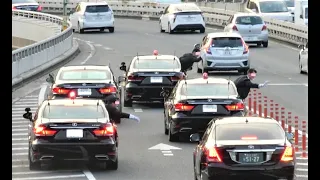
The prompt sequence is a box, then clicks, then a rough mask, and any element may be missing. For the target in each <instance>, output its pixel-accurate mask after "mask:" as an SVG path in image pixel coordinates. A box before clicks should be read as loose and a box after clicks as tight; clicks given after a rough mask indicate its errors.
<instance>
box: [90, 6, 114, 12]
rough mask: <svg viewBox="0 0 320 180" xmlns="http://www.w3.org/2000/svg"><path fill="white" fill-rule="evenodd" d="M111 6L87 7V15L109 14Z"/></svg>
mask: <svg viewBox="0 0 320 180" xmlns="http://www.w3.org/2000/svg"><path fill="white" fill-rule="evenodd" d="M108 11H109V6H108V5H96V6H87V8H86V13H102V12H108Z"/></svg>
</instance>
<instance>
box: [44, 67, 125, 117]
mask: <svg viewBox="0 0 320 180" xmlns="http://www.w3.org/2000/svg"><path fill="white" fill-rule="evenodd" d="M46 81H47V82H49V83H51V93H50V95H51V96H52V98H66V97H68V94H69V92H71V91H75V92H76V96H77V97H82V98H94V99H102V100H103V101H104V102H105V101H106V97H108V96H109V95H116V96H117V97H119V99H120V94H121V93H120V91H121V88H119V87H118V83H117V81H116V79H115V77H114V75H113V72H112V70H111V68H110V67H109V66H99V65H86V66H83V65H80V66H66V67H62V68H60V69H59V71H58V73H57V75H56V77H55V78H54V75H53V74H49V77H48V78H47V79H46ZM116 104H117V105H118V106H117V107H118V109H119V110H120V111H121V110H122V109H121V103H120V101H118V102H116Z"/></svg>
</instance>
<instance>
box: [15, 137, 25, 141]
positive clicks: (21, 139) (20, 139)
mask: <svg viewBox="0 0 320 180" xmlns="http://www.w3.org/2000/svg"><path fill="white" fill-rule="evenodd" d="M27 140H28V138H12V141H27Z"/></svg>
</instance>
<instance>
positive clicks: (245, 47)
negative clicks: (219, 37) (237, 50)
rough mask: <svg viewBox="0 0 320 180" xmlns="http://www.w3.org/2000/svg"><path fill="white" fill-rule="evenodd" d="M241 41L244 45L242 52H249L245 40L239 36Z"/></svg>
mask: <svg viewBox="0 0 320 180" xmlns="http://www.w3.org/2000/svg"><path fill="white" fill-rule="evenodd" d="M241 42H242V45H243V47H244V50H243V54H247V53H248V52H249V47H248V45H247V44H246V42H244V40H243V39H242V38H241Z"/></svg>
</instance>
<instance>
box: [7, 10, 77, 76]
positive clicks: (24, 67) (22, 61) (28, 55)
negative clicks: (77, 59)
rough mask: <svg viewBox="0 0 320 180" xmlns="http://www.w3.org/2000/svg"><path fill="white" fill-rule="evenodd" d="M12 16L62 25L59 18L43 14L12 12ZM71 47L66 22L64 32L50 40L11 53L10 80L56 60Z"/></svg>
mask: <svg viewBox="0 0 320 180" xmlns="http://www.w3.org/2000/svg"><path fill="white" fill-rule="evenodd" d="M12 16H13V17H14V16H21V17H26V18H32V19H38V20H43V21H49V22H52V23H56V24H58V25H62V18H61V17H58V16H54V15H50V14H45V13H39V12H31V11H22V10H12ZM35 31H36V29H35ZM39 33H41V32H39ZM72 46H73V30H72V28H71V23H70V22H68V28H67V29H66V30H65V31H63V32H61V33H59V34H57V35H55V36H53V37H51V38H48V39H45V40H42V41H39V42H37V43H34V44H31V45H29V46H25V47H22V48H19V49H16V50H14V51H12V79H14V78H17V77H19V76H20V75H21V74H23V73H26V72H28V71H30V70H32V69H34V68H36V67H39V66H40V65H43V64H45V63H47V62H49V61H51V60H53V59H55V58H57V57H58V56H60V55H62V54H63V53H65V52H66V51H68V50H69V49H70V48H72Z"/></svg>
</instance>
